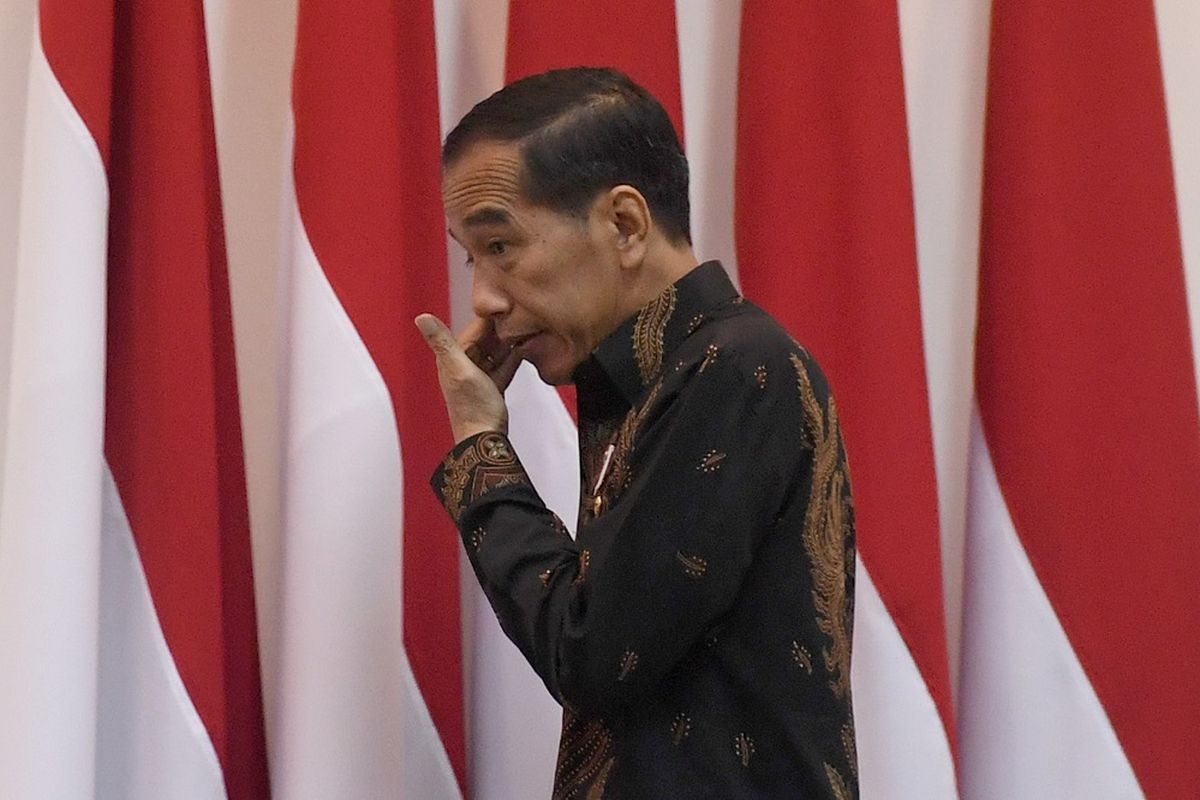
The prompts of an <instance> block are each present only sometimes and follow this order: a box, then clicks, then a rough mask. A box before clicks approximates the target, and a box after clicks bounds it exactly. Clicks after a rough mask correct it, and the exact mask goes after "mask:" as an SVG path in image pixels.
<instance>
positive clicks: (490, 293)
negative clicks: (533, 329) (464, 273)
mask: <svg viewBox="0 0 1200 800" xmlns="http://www.w3.org/2000/svg"><path fill="white" fill-rule="evenodd" d="M471 307H472V308H473V309H474V310H475V316H477V317H484V318H487V317H496V316H501V315H503V314H507V313H508V312H509V311H511V310H512V303H511V302H510V301H509V299H508V295H506V294H505V293H504V292H503V291H502V290H501V288H500V287H499V286H497V285H496V283H495V281H494V280H493V279H492V278H491V277H490V276H489V275H488V274H487V270H486V269H480V268H478V267H477V268H476V269H475V272H474V273H473V274H472V276H471Z"/></svg>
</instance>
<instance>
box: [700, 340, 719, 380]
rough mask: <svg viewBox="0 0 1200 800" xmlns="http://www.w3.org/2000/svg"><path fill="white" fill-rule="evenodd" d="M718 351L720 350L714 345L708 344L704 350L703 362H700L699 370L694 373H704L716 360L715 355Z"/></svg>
mask: <svg viewBox="0 0 1200 800" xmlns="http://www.w3.org/2000/svg"><path fill="white" fill-rule="evenodd" d="M720 351H721V348H719V347H717V346H716V345H715V344H710V345H709V346H708V347H706V348H704V360H703V361H701V362H700V369H698V370H696V372H698V373H699V372H704V370H706V369H708V366H709V365H710V364H712V363H713V362H714V361H716V360H717V353H719V352H720Z"/></svg>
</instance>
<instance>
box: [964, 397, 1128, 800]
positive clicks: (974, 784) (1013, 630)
mask: <svg viewBox="0 0 1200 800" xmlns="http://www.w3.org/2000/svg"><path fill="white" fill-rule="evenodd" d="M970 470H971V473H970V479H969V481H970V496H969V502H970V508H971V518H970V523H969V531H970V533H969V535H968V541H967V554H966V556H967V565H966V573H967V580H966V583H965V585H966V598H965V602H964V606H965V608H966V614H967V616H966V619H965V620H964V623H963V663H962V673H961V685H960V691H959V696H960V703H959V708H960V710H961V711H960V713H961V716H960V719H959V731H960V732H961V736H962V739H961V744H962V748H963V752H969V753H970V754H971V757H970V758H968V759H965V760H964V762H963V764H962V766H961V771H962V781H963V785H964V786H968V787H970V791H971V794H970V800H1012V798H1022V800H1043V799H1044V800H1064V798H1072V799H1073V798H1080V799H1081V800H1082V798H1087V800H1140V798H1142V797H1143V795H1142V791H1141V789H1140V788H1139V786H1138V782H1137V778H1136V777H1134V774H1133V770H1132V768H1131V767H1130V765H1129V761H1128V759H1127V758H1126V757H1125V753H1124V751H1123V750H1122V749H1121V745H1120V743H1119V742H1118V741H1117V736H1116V733H1115V732H1114V731H1113V727H1112V725H1111V724H1110V722H1109V720H1108V717H1107V716H1106V715H1105V713H1104V709H1103V707H1102V706H1101V705H1100V699H1099V698H1098V697H1097V696H1096V692H1095V690H1094V689H1093V688H1092V684H1091V682H1090V681H1089V680H1088V678H1087V675H1086V674H1085V673H1084V671H1083V667H1082V666H1081V665H1080V663H1079V659H1078V657H1077V656H1076V654H1075V651H1074V649H1073V648H1072V647H1071V643H1070V642H1069V641H1068V640H1067V635H1066V633H1065V632H1064V631H1063V628H1062V624H1061V623H1060V622H1059V619H1058V616H1057V615H1056V614H1055V612H1054V609H1053V607H1051V605H1050V600H1049V599H1048V598H1047V597H1046V593H1045V591H1044V590H1043V589H1042V585H1041V582H1040V581H1039V580H1038V578H1037V575H1035V574H1034V571H1033V566H1032V565H1031V564H1030V563H1029V558H1028V556H1027V555H1026V553H1025V549H1024V548H1023V547H1022V546H1021V542H1020V539H1018V538H1017V531H1016V528H1015V527H1014V526H1013V522H1012V519H1011V517H1010V516H1009V512H1008V508H1007V506H1006V505H1005V502H1004V497H1003V495H1002V493H1001V490H1000V485H999V482H998V481H997V478H996V471H995V468H994V467H993V465H992V459H991V455H990V454H989V452H988V448H987V441H986V440H985V439H984V435H983V427H982V425H981V423H980V419H979V412H978V409H976V411H975V413H974V415H973V416H972V419H971V466H970ZM1148 679H1150V678H1148Z"/></svg>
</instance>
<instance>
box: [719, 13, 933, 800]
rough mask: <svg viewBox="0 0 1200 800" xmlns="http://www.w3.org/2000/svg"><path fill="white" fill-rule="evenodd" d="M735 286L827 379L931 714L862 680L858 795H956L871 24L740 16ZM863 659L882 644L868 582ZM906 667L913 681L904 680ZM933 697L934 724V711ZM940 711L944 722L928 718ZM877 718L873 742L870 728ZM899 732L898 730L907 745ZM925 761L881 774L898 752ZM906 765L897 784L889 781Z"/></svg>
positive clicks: (916, 351)
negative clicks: (891, 710)
mask: <svg viewBox="0 0 1200 800" xmlns="http://www.w3.org/2000/svg"><path fill="white" fill-rule="evenodd" d="M739 72H740V75H739V80H740V82H739V95H738V105H739V108H738V152H737V198H736V217H737V227H736V232H737V245H738V247H737V252H738V270H739V275H740V278H741V283H742V286H743V288H744V290H745V292H746V295H747V297H749V298H750V299H751V300H754V301H756V302H758V303H760V304H761V305H762V306H763V307H764V308H766V309H767V310H768V311H769V312H771V313H772V314H773V315H774V316H775V317H776V318H777V319H779V320H780V321H781V322H783V323H784V325H786V326H787V327H788V328H789V330H790V331H791V332H792V333H793V334H794V335H795V336H796V337H797V338H798V339H799V340H800V341H801V342H802V343H803V344H804V345H805V346H806V347H808V348H810V349H811V350H812V352H813V354H814V355H815V356H816V357H817V359H818V360H819V361H820V362H821V364H822V366H823V367H824V368H825V370H826V372H828V374H829V376H830V379H831V381H832V384H833V387H834V390H835V392H836V394H837V399H838V404H839V407H840V408H841V410H842V419H843V424H844V430H845V438H846V448H847V452H848V453H849V461H850V465H851V468H852V471H853V484H854V503H855V515H856V520H857V529H858V549H859V555H860V558H861V561H862V564H863V565H865V567H866V573H867V574H866V579H867V580H866V583H867V584H871V583H873V585H874V587H875V588H877V589H878V594H879V597H880V598H881V599H882V602H883V606H885V607H886V612H887V613H888V614H890V618H891V621H892V622H893V623H894V625H895V628H897V629H898V630H899V633H900V635H901V636H902V637H903V644H904V645H906V646H907V648H906V651H905V648H904V647H901V648H899V651H898V652H897V653H896V654H894V655H893V656H889V658H894V659H898V662H897V663H896V664H893V665H891V666H890V667H889V666H888V665H887V661H886V660H884V661H882V662H881V668H882V669H886V670H889V671H890V670H892V669H895V668H897V667H899V665H900V664H901V663H903V662H905V661H907V660H908V659H911V661H912V662H915V664H916V667H917V670H919V672H916V673H914V674H913V678H914V680H913V681H912V682H911V685H909V686H907V688H906V690H905V691H908V692H912V693H914V695H913V696H914V700H913V702H915V703H917V705H918V706H920V705H922V702H923V703H924V705H925V707H926V709H927V710H926V711H925V712H922V713H920V714H913V715H911V717H910V718H908V719H900V720H893V721H892V723H886V724H885V723H883V722H882V717H880V716H879V715H881V714H884V713H887V706H890V705H892V704H894V703H896V702H898V701H897V698H896V697H886V698H884V697H880V698H879V703H878V704H875V705H872V703H871V702H868V697H872V698H873V697H876V696H879V695H880V694H881V693H880V692H876V691H875V690H876V688H877V685H878V683H879V681H881V680H882V679H883V676H882V675H879V674H877V675H870V674H863V671H862V669H861V668H859V669H856V682H855V696H856V700H857V702H856V709H855V710H856V717H857V719H858V724H859V755H860V766H861V770H862V786H863V793H864V795H865V794H867V793H868V792H869V791H871V790H872V787H880V788H884V787H890V788H888V789H887V790H886V791H885V794H887V796H889V797H901V796H910V795H911V796H919V797H933V796H954V794H955V786H954V777H953V766H952V763H951V760H950V747H949V744H950V742H951V741H952V732H953V730H954V725H953V713H952V707H951V702H952V701H951V696H950V681H949V676H948V665H947V656H946V644H945V629H944V611H943V603H942V582H941V569H940V563H941V553H940V545H939V539H938V516H937V513H938V512H937V483H936V476H935V473H934V464H933V446H932V437H931V433H930V422H929V403H928V397H927V391H926V376H925V358H924V350H923V338H922V329H921V313H920V301H919V294H918V284H917V264H916V242H915V234H914V226H913V201H912V184H911V176H910V169H909V161H908V135H907V124H906V120H905V106H904V86H903V80H902V73H901V60H900V38H899V30H898V21H897V16H896V9H895V7H894V6H877V7H876V8H874V10H873V11H872V12H870V13H863V12H862V11H861V10H859V9H856V8H850V7H841V6H821V7H820V8H816V7H811V6H809V5H805V4H796V3H789V2H782V1H781V2H769V1H768V0H746V2H745V4H744V5H743V22H742V44H741V57H740V67H739ZM859 580H860V587H859V592H858V599H859V605H858V608H857V611H858V617H859V619H858V621H857V628H858V631H857V633H858V635H857V636H856V642H855V645H856V648H857V649H856V653H855V655H856V657H857V658H858V659H859V661H860V662H861V663H867V662H866V661H863V659H869V663H871V664H875V663H876V661H875V653H876V652H877V651H876V648H877V647H878V646H880V645H878V644H877V643H876V642H875V641H873V640H872V639H871V638H870V637H869V636H868V635H867V634H868V633H870V632H871V630H873V628H872V629H871V630H868V628H866V627H864V626H866V625H869V624H872V619H871V618H870V617H869V616H867V615H868V612H869V609H868V608H867V607H866V606H864V603H863V599H864V586H865V584H864V583H862V582H863V580H864V576H863V574H862V571H861V570H860V575H859ZM910 669H911V668H910ZM921 696H925V697H926V698H930V697H931V698H932V701H933V704H935V705H936V711H934V709H933V708H932V707H930V705H929V702H928V699H926V700H925V701H921V700H920V697H921ZM930 712H933V713H936V715H938V716H940V722H939V721H938V718H937V716H929V713H930ZM877 719H878V720H881V721H880V723H879V727H876V726H875V725H873V724H872V720H877ZM895 725H899V726H903V728H904V730H899V729H897V728H896V727H895ZM900 741H903V742H904V746H905V747H906V748H912V747H913V746H917V747H919V748H920V751H919V752H920V757H919V758H916V759H913V758H895V759H892V758H889V757H888V755H889V754H890V753H893V751H894V750H895V748H896V746H897V743H898V742H900ZM885 763H886V764H889V765H892V766H898V768H899V769H900V770H901V772H900V773H895V774H893V773H891V772H889V770H890V769H891V767H885V766H884V764H885Z"/></svg>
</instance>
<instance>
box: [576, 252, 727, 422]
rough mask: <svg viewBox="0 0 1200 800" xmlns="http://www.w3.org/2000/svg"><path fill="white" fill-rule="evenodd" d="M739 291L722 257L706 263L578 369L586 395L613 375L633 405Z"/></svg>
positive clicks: (645, 308) (644, 308) (613, 382)
mask: <svg viewBox="0 0 1200 800" xmlns="http://www.w3.org/2000/svg"><path fill="white" fill-rule="evenodd" d="M737 297H738V291H737V289H735V288H734V286H733V283H731V282H730V280H729V276H728V275H726V274H725V269H724V267H722V266H721V263H720V262H719V261H706V262H704V263H703V264H701V265H699V266H698V267H696V268H695V269H693V270H691V271H690V272H688V273H687V274H686V275H684V276H683V277H682V278H680V279H679V280H678V281H676V282H675V283H673V284H671V285H670V286H668V287H667V288H666V289H664V290H663V292H662V294H660V295H659V296H658V297H656V298H654V299H653V300H652V301H650V302H649V303H647V304H646V305H644V306H642V308H641V309H640V310H639V311H638V312H637V313H636V314H634V315H633V316H632V317H630V318H629V319H628V320H626V321H625V322H624V323H623V324H622V325H621V326H620V327H619V328H617V329H616V330H615V331H613V333H612V334H610V335H609V336H608V337H607V338H606V339H604V341H602V342H601V343H600V345H599V346H598V347H597V348H596V349H595V350H593V351H592V355H591V356H590V357H589V358H588V359H587V360H586V361H584V362H583V363H582V364H581V365H580V366H579V367H578V368H577V369H576V371H575V376H574V377H575V383H576V384H577V386H578V388H579V390H580V392H581V393H584V392H594V391H596V390H598V389H600V388H601V387H602V386H603V384H604V383H605V382H606V381H605V379H607V382H608V383H611V385H612V386H614V387H615V388H616V389H617V390H618V391H619V392H620V393H621V395H622V396H623V398H624V399H625V402H626V403H628V404H629V405H633V404H634V403H636V402H637V401H638V399H639V398H640V397H641V396H642V395H643V394H644V393H645V391H646V388H647V387H648V386H649V385H650V384H652V383H653V382H654V380H655V379H656V378H657V377H658V375H659V373H661V372H662V369H663V367H664V366H666V364H667V362H668V359H669V357H670V355H671V353H672V352H674V350H675V348H676V347H678V346H679V344H680V343H681V342H682V341H683V340H684V339H686V338H687V337H688V336H690V335H691V334H692V333H693V332H695V330H696V329H697V328H699V327H700V326H701V325H702V324H703V323H704V320H705V316H706V315H707V314H708V313H709V312H710V311H712V310H713V309H715V308H716V307H718V306H720V305H722V304H724V303H727V302H729V301H731V300H734V299H736V298H737Z"/></svg>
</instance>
